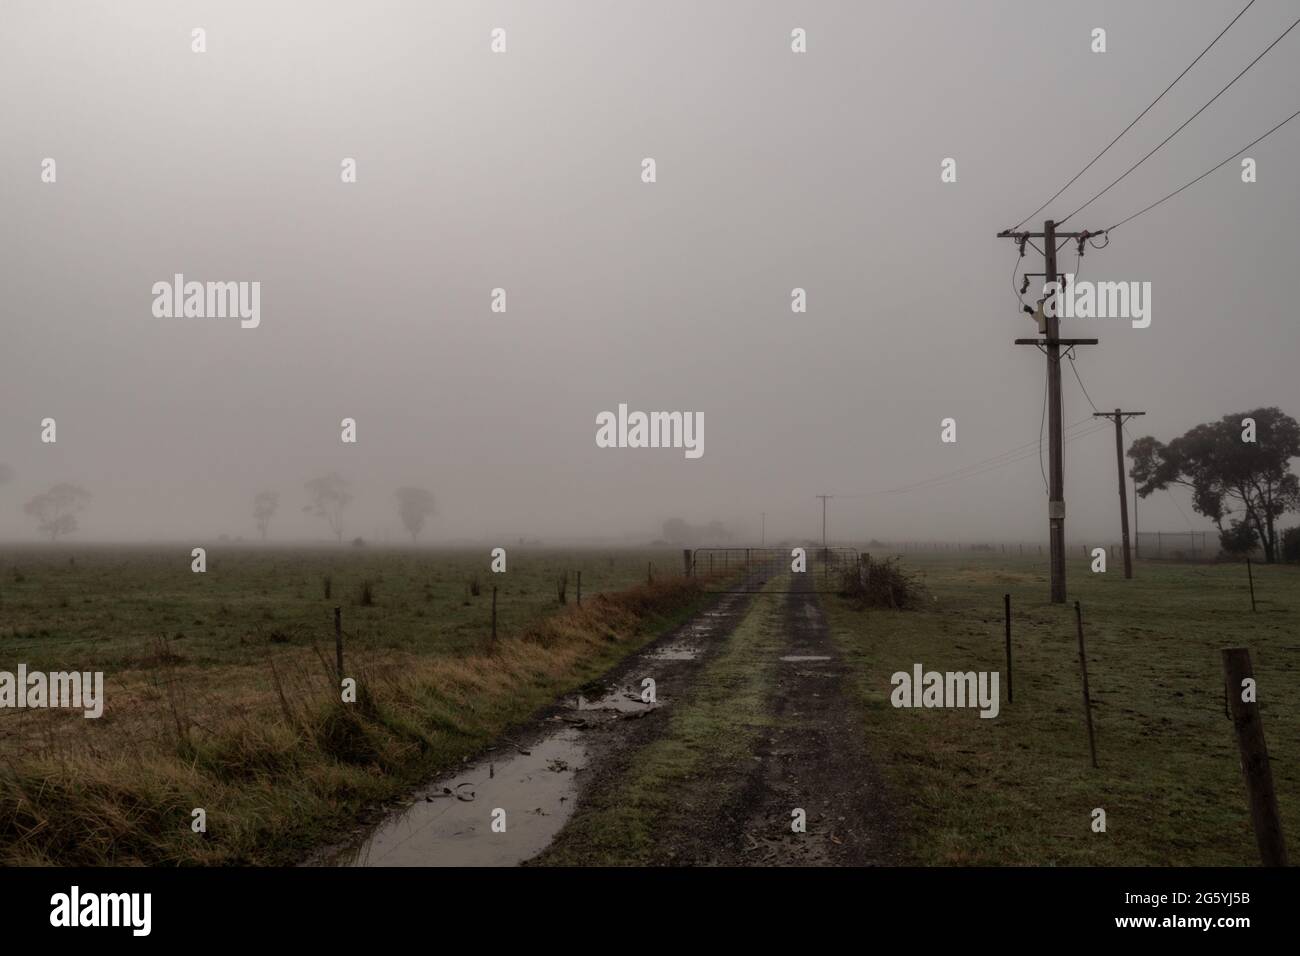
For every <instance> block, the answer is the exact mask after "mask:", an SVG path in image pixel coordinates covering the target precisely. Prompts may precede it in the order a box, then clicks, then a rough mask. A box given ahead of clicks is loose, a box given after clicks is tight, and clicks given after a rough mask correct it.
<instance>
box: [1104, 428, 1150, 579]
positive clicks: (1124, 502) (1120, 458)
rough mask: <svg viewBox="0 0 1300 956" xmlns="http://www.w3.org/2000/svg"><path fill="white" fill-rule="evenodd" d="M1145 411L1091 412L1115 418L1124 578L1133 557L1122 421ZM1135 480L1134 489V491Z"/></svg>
mask: <svg viewBox="0 0 1300 956" xmlns="http://www.w3.org/2000/svg"><path fill="white" fill-rule="evenodd" d="M1145 414H1146V412H1125V411H1121V410H1120V409H1118V408H1117V409H1115V410H1114V411H1113V412H1093V415H1092V417H1093V418H1113V419H1115V464H1116V466H1117V467H1118V468H1119V528H1120V534H1121V535H1122V536H1123V539H1124V578H1125V580H1127V579H1129V578H1132V577H1133V559H1132V557H1130V556H1129V553H1128V497H1127V496H1126V495H1125V494H1124V438H1123V428H1124V422H1125V421H1127V420H1128V419H1130V418H1134V417H1136V416H1138V415H1145ZM1136 484H1137V483H1136V482H1134V490H1135V491H1136ZM1133 511H1134V518H1136V517H1137V504H1136V503H1135V504H1134V505H1133Z"/></svg>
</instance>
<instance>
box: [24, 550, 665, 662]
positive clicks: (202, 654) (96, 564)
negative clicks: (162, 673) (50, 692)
mask: <svg viewBox="0 0 1300 956" xmlns="http://www.w3.org/2000/svg"><path fill="white" fill-rule="evenodd" d="M507 551H508V564H507V569H508V570H507V573H505V574H493V573H491V572H490V570H489V567H490V560H489V555H488V551H487V549H483V551H482V552H470V551H465V550H457V551H401V550H375V549H369V548H367V549H357V548H352V547H350V546H348V545H343V546H340V547H337V548H329V547H326V548H317V549H311V550H279V549H254V548H249V547H247V546H246V545H244V546H230V547H223V546H213V547H209V548H208V553H207V557H208V564H207V572H206V573H203V574H197V573H194V572H192V571H191V570H190V560H191V559H190V552H189V549H188V548H187V547H181V546H177V548H176V549H175V551H174V552H172V553H165V552H162V551H159V550H158V549H157V548H156V547H148V548H145V547H140V548H120V547H115V548H111V549H110V548H89V547H88V548H76V547H70V546H60V547H58V548H35V547H34V548H27V549H6V550H2V551H0V653H2V654H3V655H4V656H5V658H7V659H10V660H23V661H25V662H26V663H27V664H28V665H29V666H30V667H32V668H37V669H41V670H55V669H59V668H61V667H78V668H80V669H83V670H84V669H121V668H129V667H131V666H132V665H133V664H134V663H135V662H136V661H137V660H139V659H140V658H141V657H148V656H150V655H152V654H153V652H154V649H155V643H156V641H157V639H158V638H165V639H166V640H167V641H168V642H169V643H171V644H172V647H171V650H172V652H173V653H176V654H179V655H182V656H183V657H184V658H185V659H186V660H187V661H190V662H193V663H195V664H198V665H212V664H221V665H241V664H257V665H260V663H261V657H262V654H261V646H262V645H264V644H267V643H272V642H274V643H288V644H305V643H310V641H311V640H312V639H313V638H314V639H319V640H327V641H329V642H330V643H331V645H332V643H333V608H334V606H335V605H338V606H340V607H342V609H343V627H344V630H345V631H346V632H347V634H348V638H349V644H351V643H353V642H357V644H358V646H361V647H383V648H389V649H394V650H406V651H410V652H413V653H419V654H426V653H444V654H458V653H463V652H465V651H467V650H471V649H473V648H475V647H477V646H479V644H480V643H481V641H482V640H483V639H484V637H485V635H486V634H487V633H488V629H489V622H490V614H491V610H490V609H491V603H492V587H493V585H496V586H497V588H498V594H497V616H498V626H499V627H500V628H501V629H503V630H506V631H512V630H518V629H520V628H522V627H524V626H526V625H527V624H529V623H531V622H532V621H534V620H536V619H537V618H538V616H539V615H541V614H543V613H546V612H548V611H550V610H552V609H554V608H555V607H557V606H558V600H557V597H556V588H555V581H556V578H557V577H558V575H559V574H560V572H561V571H562V570H568V571H569V585H568V600H569V601H570V602H573V601H575V599H576V583H577V582H576V573H577V572H578V571H579V570H581V571H582V589H583V594H584V596H592V595H595V594H597V593H599V592H601V591H617V590H621V589H623V588H626V587H629V586H631V585H634V584H639V583H642V582H644V581H645V580H646V574H647V566H648V564H649V563H650V562H654V564H655V568H656V573H658V574H660V575H661V576H662V575H667V576H673V575H677V574H680V573H681V570H680V569H681V553H680V552H673V551H652V550H646V551H608V552H606V551H596V550H592V551H569V552H557V551H537V550H524V549H514V548H508V549H507ZM326 577H329V578H330V579H331V581H332V585H331V588H332V596H331V597H330V598H328V599H327V598H326V597H325V596H324V580H325V578H326ZM475 577H477V579H478V582H479V585H480V593H479V595H478V596H477V597H472V596H470V594H469V591H468V587H467V584H468V582H469V581H470V580H471V579H472V578H475ZM365 582H370V583H371V587H372V590H373V593H374V599H375V603H374V605H373V606H369V607H367V606H363V605H362V604H361V603H360V595H361V589H362V586H363V584H364V583H365Z"/></svg>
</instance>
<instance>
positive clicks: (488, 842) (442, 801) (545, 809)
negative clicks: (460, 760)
mask: <svg viewBox="0 0 1300 956" xmlns="http://www.w3.org/2000/svg"><path fill="white" fill-rule="evenodd" d="M640 706H641V707H642V708H645V705H644V704H641V705H640ZM523 749H525V750H527V751H528V753H527V754H524V753H522V752H520V751H518V750H515V751H513V753H511V754H510V755H506V756H504V757H502V756H495V757H490V758H487V759H485V760H482V761H480V762H479V763H476V764H473V765H471V766H469V767H468V768H465V769H463V770H461V771H460V772H459V773H455V774H448V775H446V776H444V777H441V778H439V779H438V780H436V781H434V782H433V783H432V784H430V785H429V786H427V787H425V788H423V789H421V790H420V791H419V792H418V794H417V795H416V802H415V803H414V804H413V805H412V806H411V807H410V808H409V809H407V810H404V811H402V812H400V813H397V814H395V815H394V816H392V817H390V818H389V819H388V820H386V821H385V822H384V823H383V824H381V825H380V826H379V827H378V828H377V829H376V830H374V831H373V832H372V833H371V834H370V836H369V837H368V838H367V839H366V840H365V841H364V842H363V843H361V844H360V845H359V846H356V847H353V848H351V849H348V850H345V851H343V852H341V853H340V854H339V855H338V856H336V857H335V858H334V860H333V861H332V862H333V864H334V865H336V866H514V865H517V864H519V863H522V862H523V861H524V860H527V859H529V858H530V857H533V856H536V855H537V854H538V853H540V852H541V851H542V850H544V849H545V848H546V847H547V845H548V844H549V843H550V842H551V840H552V839H554V837H555V835H556V834H557V833H559V832H560V828H561V827H563V826H564V824H565V823H566V822H567V821H568V819H569V817H570V816H571V815H572V814H573V811H574V809H575V808H576V805H577V801H576V799H575V794H576V792H577V781H576V780H575V779H574V778H575V775H576V773H577V772H578V771H579V770H581V769H583V768H584V767H585V766H586V765H587V750H586V748H585V747H584V746H583V745H582V743H581V742H580V740H579V731H578V730H576V729H575V728H573V727H565V728H564V729H563V730H560V731H558V732H557V733H555V734H552V735H551V736H550V737H547V738H545V739H543V740H542V741H540V742H538V743H536V744H534V745H533V746H531V747H526V748H523ZM489 765H491V768H490V769H489ZM444 788H446V789H448V790H451V791H452V792H451V794H446V793H444ZM458 792H459V793H461V794H466V793H473V794H474V799H473V800H470V801H465V800H461V799H459V798H458V797H457V796H456V794H457V793H458ZM497 807H501V808H502V809H504V810H505V811H506V832H505V833H493V832H492V811H493V809H495V808H497Z"/></svg>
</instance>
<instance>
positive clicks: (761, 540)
mask: <svg viewBox="0 0 1300 956" xmlns="http://www.w3.org/2000/svg"><path fill="white" fill-rule="evenodd" d="M762 515H763V524H762V529H763V530H761V531H760V532H759V533H758V546H759V547H760V548H765V547H767V512H766V511H764V512H763V513H762Z"/></svg>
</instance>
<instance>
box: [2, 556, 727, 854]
mask: <svg viewBox="0 0 1300 956" xmlns="http://www.w3.org/2000/svg"><path fill="white" fill-rule="evenodd" d="M640 563H641V562H640V561H638V564H640ZM209 573H211V571H210V572H209ZM641 573H642V574H644V568H642V571H641ZM30 574H31V572H30V570H29V571H28V572H27V576H28V577H30ZM196 577H197V575H196ZM486 577H487V576H486V575H485V578H486ZM545 577H546V578H547V579H549V578H550V577H551V574H550V573H549V572H547V573H546V574H545ZM390 581H391V572H390ZM570 581H571V583H570V595H569V600H570V602H572V601H573V600H574V596H575V595H574V593H573V590H572V589H573V586H574V583H573V579H572V578H571V579H570ZM20 583H21V582H20ZM587 583H588V582H587V580H586V579H585V577H584V598H583V604H582V606H581V607H577V606H575V605H574V604H573V603H570V604H569V605H567V606H566V607H564V608H562V609H558V610H555V611H553V612H552V613H549V614H545V613H538V614H535V615H532V617H531V618H530V619H528V620H527V621H526V622H525V623H522V624H520V625H518V626H517V627H515V628H514V629H513V630H512V632H509V633H507V632H505V629H504V628H503V636H502V639H501V640H499V641H498V642H497V644H496V645H495V646H494V647H493V646H488V645H487V643H486V642H485V641H484V639H483V635H482V630H483V629H482V627H481V625H480V633H479V636H478V638H477V640H476V641H475V642H474V643H473V644H472V645H471V644H460V645H456V646H455V647H454V648H453V649H446V648H439V649H438V650H437V651H436V652H431V651H429V650H427V649H425V650H423V651H421V650H420V649H418V648H416V647H414V646H411V645H408V644H406V643H404V642H403V641H397V642H390V641H385V640H384V639H383V638H382V633H383V632H382V631H380V630H379V629H378V628H376V633H375V635H374V636H373V637H372V639H371V640H357V641H353V642H351V643H349V647H348V658H347V666H346V668H345V669H346V672H347V674H348V675H349V676H353V677H355V678H356V679H357V681H358V685H359V690H360V693H359V696H358V700H357V702H356V703H355V704H350V705H344V704H342V703H341V702H340V701H339V692H338V684H337V681H336V680H335V677H334V675H333V673H332V655H329V656H327V657H325V659H322V658H321V657H320V656H318V655H317V654H316V653H314V649H313V648H312V647H311V646H310V644H309V642H308V641H307V640H306V639H302V640H298V641H288V642H284V643H277V642H274V641H265V640H263V641H259V642H256V644H254V642H251V641H250V642H247V643H243V642H241V643H240V644H238V645H235V646H233V647H231V648H223V647H222V646H220V643H219V642H217V641H215V640H214V641H213V642H212V646H213V648H214V650H213V653H214V654H217V655H218V657H217V658H216V659H214V660H207V661H204V662H203V663H202V666H199V665H198V664H196V662H195V661H194V659H193V658H191V657H186V656H184V655H181V654H179V653H177V654H169V653H168V652H167V648H168V647H169V646H170V647H175V646H176V645H175V644H174V643H169V644H164V645H162V646H161V647H160V648H159V650H158V652H157V653H156V654H155V655H153V656H151V657H135V658H132V665H131V668H130V673H129V674H124V673H123V672H122V671H113V670H111V669H110V671H109V675H110V676H109V682H108V687H107V690H106V697H107V698H108V704H107V707H106V711H105V716H104V717H103V718H101V719H100V720H96V721H85V720H84V719H78V718H73V717H72V716H71V715H69V714H67V713H66V712H52V711H41V712H33V711H10V712H8V713H6V714H5V717H6V718H8V720H9V722H10V723H13V722H15V721H17V722H22V723H24V724H28V723H30V726H20V727H17V728H14V729H10V730H9V732H8V733H7V735H6V737H5V738H4V743H5V747H4V749H5V754H4V756H5V758H6V759H5V760H4V761H3V762H0V864H3V865H30V864H50V863H58V864H80V865H101V864H155V865H156V864H162V865H170V864H279V863H286V862H292V861H294V860H296V859H299V858H301V857H302V856H303V855H304V854H305V853H306V852H307V851H309V850H310V849H312V848H313V847H315V846H317V845H319V844H321V843H322V842H328V841H331V840H333V839H336V838H338V837H339V836H341V835H342V834H344V833H345V832H347V830H348V828H349V827H350V825H352V824H354V823H355V819H356V816H357V814H358V813H359V812H360V811H361V810H362V809H363V808H364V807H365V806H366V805H369V804H373V803H375V802H378V801H383V800H387V799H391V798H393V797H396V796H398V795H400V794H401V793H403V792H405V791H406V790H408V789H409V788H410V787H411V786H412V785H413V784H415V783H416V782H418V781H419V780H421V779H424V778H426V777H428V776H429V775H431V774H432V773H434V772H435V771H437V770H438V769H440V768H443V767H446V766H448V765H450V764H452V763H454V762H455V761H458V760H460V759H461V758H462V757H464V756H466V755H468V754H471V753H473V752H474V751H476V750H478V749H480V748H481V747H482V746H484V745H485V744H487V743H488V742H490V741H491V740H493V739H494V738H496V737H497V736H499V735H500V734H501V733H502V732H503V731H505V730H507V729H508V728H509V727H510V726H511V725H513V724H517V723H519V722H521V721H523V720H525V719H526V718H527V717H529V716H530V715H531V714H532V713H534V712H536V711H537V710H538V709H539V708H541V707H543V706H545V705H546V704H548V703H549V702H550V701H552V700H553V699H555V698H556V697H557V696H560V695H562V694H564V693H567V692H569V691H571V690H573V689H575V688H576V687H578V686H580V685H582V684H583V683H585V682H587V681H589V680H591V679H592V678H594V677H596V676H598V675H599V674H601V673H602V672H604V671H605V670H607V669H608V668H609V667H610V666H611V665H612V664H614V663H615V662H616V661H618V660H619V659H621V658H622V657H623V656H625V655H626V654H628V653H630V652H632V651H633V650H635V649H636V648H638V647H640V646H642V645H644V644H645V643H647V642H648V641H649V640H651V639H652V638H653V637H655V636H656V635H657V634H659V633H662V631H663V630H664V629H665V628H667V627H670V626H672V625H673V624H675V623H676V622H678V621H679V620H681V619H684V618H685V617H686V616H687V615H688V614H689V613H690V612H691V611H692V610H694V609H695V608H696V607H698V606H699V605H700V604H701V603H702V602H703V600H704V596H703V595H702V593H701V591H700V589H699V587H698V585H697V583H696V582H692V581H689V580H686V579H682V578H666V579H662V580H659V581H656V582H655V583H654V584H644V583H643V584H640V585H637V586H633V587H626V588H624V589H623V590H619V591H615V592H612V593H603V594H599V595H593V594H592V592H591V591H589V590H587V587H586V585H587ZM515 586H518V585H515ZM488 587H489V588H490V584H489V585H488ZM390 593H391V592H390ZM96 597H97V598H98V597H99V596H98V595H96ZM268 600H269V599H268ZM550 600H551V601H552V602H554V601H555V597H554V594H553V593H552V595H551V598H550ZM126 602H129V598H124V603H126ZM115 606H118V605H115ZM552 607H555V605H554V604H552ZM394 610H396V609H394ZM229 643H231V644H232V645H234V642H233V641H231V642H229ZM394 643H396V645H397V646H393V644H394ZM295 644H297V645H298V646H295ZM304 645H305V646H304ZM37 650H41V651H42V652H43V653H44V654H45V655H46V659H47V660H54V659H57V660H58V663H57V664H54V665H53V666H62V667H71V666H76V667H78V668H79V669H86V668H87V667H90V666H91V665H88V664H83V663H81V660H80V655H77V654H71V655H69V652H68V651H67V649H66V648H62V649H60V648H58V647H57V646H56V647H54V648H48V647H45V646H44V645H42V647H40V648H37ZM223 650H228V651H229V653H230V655H231V656H232V657H237V658H239V659H238V660H224V659H222V658H221V657H220V656H219V655H220V653H221V652H222V651H223ZM106 653H108V652H106ZM5 659H6V660H12V659H13V657H12V651H11V650H10V649H6V653H5ZM18 659H19V660H21V659H23V658H21V657H20V658H18ZM326 661H329V662H330V663H328V664H327V663H326ZM32 666H33V667H34V668H35V667H36V666H37V665H36V664H33V665H32ZM196 808H202V809H203V810H204V811H205V812H206V819H207V832H206V833H195V832H193V830H192V829H191V822H192V819H193V818H192V811H193V810H194V809H196Z"/></svg>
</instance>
